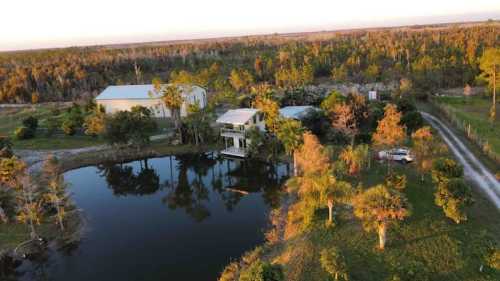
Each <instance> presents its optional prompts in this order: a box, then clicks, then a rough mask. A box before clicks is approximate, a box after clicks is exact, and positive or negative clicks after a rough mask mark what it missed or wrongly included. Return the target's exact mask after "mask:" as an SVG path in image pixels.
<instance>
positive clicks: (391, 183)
mask: <svg viewBox="0 0 500 281" xmlns="http://www.w3.org/2000/svg"><path fill="white" fill-rule="evenodd" d="M385 185H386V186H387V187H390V188H395V189H398V190H403V189H405V188H406V175H397V174H395V173H390V174H389V175H387V176H386V177H385Z"/></svg>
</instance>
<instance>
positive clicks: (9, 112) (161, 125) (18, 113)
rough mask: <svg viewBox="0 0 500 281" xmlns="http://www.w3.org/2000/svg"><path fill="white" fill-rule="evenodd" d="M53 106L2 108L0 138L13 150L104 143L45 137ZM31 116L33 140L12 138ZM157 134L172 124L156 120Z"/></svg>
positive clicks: (92, 139)
mask: <svg viewBox="0 0 500 281" xmlns="http://www.w3.org/2000/svg"><path fill="white" fill-rule="evenodd" d="M67 107H68V105H61V106H58V107H57V108H58V109H59V110H60V111H62V110H64V109H65V108H67ZM54 108H56V106H55V105H40V106H37V107H24V108H2V109H0V136H2V135H3V136H9V137H11V140H12V142H13V145H14V148H15V149H37V150H50V149H71V148H81V147H88V146H94V145H100V144H103V143H105V142H104V140H102V139H100V138H96V137H91V136H87V135H84V134H82V133H80V134H76V135H73V136H67V135H64V134H63V133H62V132H56V133H55V134H54V135H52V136H47V135H46V133H44V129H45V128H44V120H45V119H47V118H48V117H50V116H52V115H53V113H52V110H54ZM29 116H33V117H36V118H38V120H39V122H38V124H39V129H38V131H37V134H36V136H35V138H32V139H27V140H17V139H15V138H14V136H13V133H14V130H15V129H16V128H17V127H19V126H22V120H23V119H25V118H26V117H29ZM157 124H158V134H164V133H165V132H166V131H168V130H170V129H171V128H173V123H172V122H171V121H170V120H164V119H158V120H157Z"/></svg>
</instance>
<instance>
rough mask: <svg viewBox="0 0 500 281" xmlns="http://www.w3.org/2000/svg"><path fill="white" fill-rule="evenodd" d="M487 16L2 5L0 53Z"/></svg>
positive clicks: (321, 5) (72, 1)
mask: <svg viewBox="0 0 500 281" xmlns="http://www.w3.org/2000/svg"><path fill="white" fill-rule="evenodd" d="M490 18H491V19H497V20H498V19H500V1H499V0H412V1H406V0H399V1H398V0H378V1H374V0H342V1H339V0H300V1H298V0H211V1H210V0H177V1H172V0H163V1H161V0H157V1H155V0H2V1H1V2H0V51H5V50H19V49H38V48H51V47H67V46H77V45H78V46H80V45H99V44H114V43H129V42H147V41H161V40H176V39H195V38H208V37H221V36H237V35H250V34H267V33H285V32H302V31H320V30H336V29H345V28H360V27H379V26H396V25H407V24H427V23H439V22H457V21H471V20H487V19H490Z"/></svg>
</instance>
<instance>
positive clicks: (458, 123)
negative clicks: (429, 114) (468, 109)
mask: <svg viewBox="0 0 500 281" xmlns="http://www.w3.org/2000/svg"><path fill="white" fill-rule="evenodd" d="M432 104H433V106H434V107H435V108H436V109H437V110H438V111H439V112H440V113H441V114H442V115H443V116H444V117H445V118H446V119H447V120H448V121H449V122H450V123H451V124H452V125H453V126H455V127H456V128H457V129H459V130H460V131H462V132H463V133H464V134H465V136H466V137H467V139H469V140H470V141H471V142H472V143H474V144H475V145H477V146H478V147H479V148H480V149H481V151H482V152H483V153H484V154H486V156H488V157H489V158H490V159H492V160H493V161H495V162H496V163H497V164H500V154H498V153H496V152H495V151H493V149H492V148H491V145H490V144H489V143H488V140H486V139H484V138H482V137H481V135H480V134H479V133H478V132H477V130H475V129H474V128H473V127H472V125H471V124H470V123H469V122H467V121H466V120H462V119H461V118H460V117H459V116H458V115H457V113H456V109H455V108H453V107H451V106H448V105H444V104H440V103H438V102H435V101H433V102H432Z"/></svg>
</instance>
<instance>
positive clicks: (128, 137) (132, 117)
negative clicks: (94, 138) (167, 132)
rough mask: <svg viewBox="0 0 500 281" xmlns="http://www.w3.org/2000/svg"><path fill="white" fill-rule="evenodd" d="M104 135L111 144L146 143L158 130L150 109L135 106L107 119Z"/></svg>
mask: <svg viewBox="0 0 500 281" xmlns="http://www.w3.org/2000/svg"><path fill="white" fill-rule="evenodd" d="M105 124H106V128H105V131H104V137H105V138H106V140H107V141H108V142H109V143H110V144H129V143H131V144H133V145H137V146H140V145H144V144H147V143H149V138H150V136H151V135H152V134H153V133H154V132H155V130H156V122H155V121H154V120H153V118H152V117H151V112H150V111H149V109H147V108H145V107H142V106H135V107H133V108H132V110H131V111H119V112H117V113H115V114H114V115H112V116H110V117H109V118H107V119H106V121H105Z"/></svg>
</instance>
